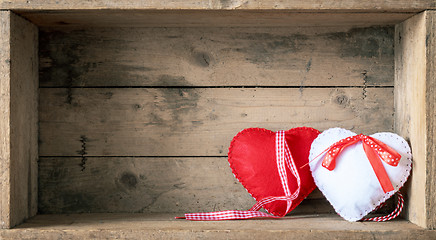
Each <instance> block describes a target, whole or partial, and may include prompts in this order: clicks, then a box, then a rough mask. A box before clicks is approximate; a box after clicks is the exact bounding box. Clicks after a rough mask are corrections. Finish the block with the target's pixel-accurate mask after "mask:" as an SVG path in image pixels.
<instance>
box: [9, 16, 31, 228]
mask: <svg viewBox="0 0 436 240" xmlns="http://www.w3.org/2000/svg"><path fill="white" fill-rule="evenodd" d="M10 70H11V75H10V76H11V103H10V106H11V158H10V159H11V163H10V164H11V169H10V170H11V179H10V180H11V210H12V211H13V212H14V215H15V216H13V218H11V226H14V225H16V224H19V223H21V222H22V221H23V220H24V219H27V218H29V217H31V216H33V215H35V214H36V211H37V196H38V193H37V176H38V172H37V171H38V167H37V162H38V29H37V27H36V26H35V25H33V24H31V23H30V22H28V21H26V20H25V19H23V18H21V17H19V16H18V15H15V14H11V65H10ZM11 217H12V216H11Z"/></svg>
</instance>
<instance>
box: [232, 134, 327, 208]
mask: <svg viewBox="0 0 436 240" xmlns="http://www.w3.org/2000/svg"><path fill="white" fill-rule="evenodd" d="M319 134H320V132H319V131H318V130H316V129H313V128H309V127H299V128H293V129H290V130H287V131H285V138H286V142H287V143H288V145H289V148H290V151H291V154H292V157H293V159H294V161H295V164H296V167H297V169H298V172H299V175H300V177H301V190H300V193H299V195H298V197H297V198H296V199H295V200H294V201H293V202H292V205H291V207H290V209H289V211H288V212H286V213H289V212H290V211H292V210H293V209H294V208H295V207H296V206H298V205H299V204H300V203H301V201H303V199H304V198H306V197H307V195H309V194H310V193H311V192H312V191H313V190H314V189H315V188H316V185H315V183H314V181H313V178H312V175H311V173H310V170H309V168H307V167H306V168H302V169H301V167H302V166H304V165H305V164H307V162H308V156H309V150H310V146H311V143H312V141H313V140H314V139H315V138H316V137H317V136H318V135H319ZM228 159H229V164H230V168H231V169H232V172H233V175H234V176H235V177H236V179H238V181H239V182H240V183H241V184H242V185H243V186H244V188H245V189H246V190H247V192H248V193H249V194H250V195H251V196H252V197H253V198H254V199H255V200H256V201H260V200H262V199H263V198H265V197H268V196H284V191H283V188H282V184H281V182H280V179H279V176H278V172H277V165H276V154H275V132H273V131H270V130H267V129H263V128H248V129H244V130H242V131H241V132H239V133H238V134H237V135H236V136H235V137H234V138H233V140H232V141H231V143H230V147H229V153H228ZM287 175H288V182H289V187H290V188H291V191H294V190H295V189H296V186H295V185H296V184H295V179H294V178H293V177H292V175H291V173H290V172H288V174H287ZM293 183H294V184H293ZM286 206H287V205H286V201H275V202H272V203H269V204H266V205H264V207H263V208H264V209H265V210H266V211H267V212H269V213H271V214H273V215H276V216H279V215H284V212H285V211H286Z"/></svg>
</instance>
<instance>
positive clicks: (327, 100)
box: [39, 88, 394, 156]
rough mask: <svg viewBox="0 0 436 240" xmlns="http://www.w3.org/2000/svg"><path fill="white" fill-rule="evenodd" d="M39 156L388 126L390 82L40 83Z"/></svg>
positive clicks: (130, 151)
mask: <svg viewBox="0 0 436 240" xmlns="http://www.w3.org/2000/svg"><path fill="white" fill-rule="evenodd" d="M40 94H41V95H40V118H39V119H40V122H39V123H40V142H39V151H40V156H81V155H82V154H83V155H87V156H226V154H227V149H228V146H229V143H230V141H231V139H232V138H233V136H234V135H235V134H236V133H237V132H238V131H240V130H242V129H244V128H248V127H264V128H268V129H271V130H280V129H289V128H293V127H299V126H304V125H305V126H310V127H314V128H317V129H320V130H324V129H326V128H329V127H337V126H341V127H344V128H348V129H352V130H354V131H356V132H364V133H373V132H377V131H391V130H392V129H393V117H392V115H393V113H394V112H393V88H307V89H304V88H303V89H299V88H122V89H119V88H85V89H77V88H74V89H64V88H49V89H40Z"/></svg>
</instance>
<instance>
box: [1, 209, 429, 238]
mask: <svg viewBox="0 0 436 240" xmlns="http://www.w3.org/2000/svg"><path fill="white" fill-rule="evenodd" d="M435 234H436V232H435V231H431V230H426V229H423V228H419V227H417V226H416V225H414V224H411V223H410V222H408V221H405V220H396V221H391V222H386V223H366V222H365V223H363V222H354V223H350V222H347V221H344V220H342V219H341V218H340V217H339V216H337V215H336V214H333V215H299V216H294V217H286V218H285V219H282V220H246V221H220V222H192V221H185V220H175V219H174V214H69V215H38V216H36V217H35V218H33V219H30V220H29V221H27V222H26V223H25V224H22V225H21V226H19V227H18V228H16V229H12V230H0V236H1V237H2V238H4V239H400V240H401V239H424V240H425V239H434V236H435Z"/></svg>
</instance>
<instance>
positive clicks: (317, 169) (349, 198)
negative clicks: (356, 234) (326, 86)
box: [309, 128, 412, 221]
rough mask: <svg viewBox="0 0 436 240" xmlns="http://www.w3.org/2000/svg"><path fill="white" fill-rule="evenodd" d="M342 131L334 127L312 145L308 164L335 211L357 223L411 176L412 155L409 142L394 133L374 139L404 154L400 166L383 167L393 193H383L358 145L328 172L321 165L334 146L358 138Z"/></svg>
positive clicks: (345, 153) (346, 152) (376, 135)
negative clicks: (330, 148) (344, 140)
mask: <svg viewBox="0 0 436 240" xmlns="http://www.w3.org/2000/svg"><path fill="white" fill-rule="evenodd" d="M355 135H356V134H355V133H353V132H351V131H348V130H346V129H342V128H331V129H328V130H326V131H324V132H323V133H321V134H320V135H319V136H318V137H317V138H316V139H315V140H314V141H313V143H312V146H311V150H310V156H309V158H310V159H311V161H310V163H309V165H310V170H311V172H312V176H313V178H314V181H315V184H316V185H317V186H318V188H319V189H320V191H321V192H322V193H323V194H324V196H325V197H326V198H327V200H328V201H329V202H330V204H331V205H332V206H333V208H334V209H335V211H336V212H337V213H338V214H339V215H340V216H342V217H343V218H344V219H346V220H348V221H358V220H360V219H362V218H363V217H364V216H366V215H367V214H368V213H370V212H371V211H373V210H374V209H375V208H377V207H378V206H379V205H380V204H382V203H383V202H385V201H386V200H387V199H389V198H390V197H391V196H392V195H393V194H395V192H397V191H398V190H399V189H400V188H401V187H402V186H403V185H404V183H405V182H406V180H407V178H408V176H409V175H410V170H411V164H412V160H411V159H412V155H411V150H410V147H409V145H408V144H407V142H406V141H405V140H404V139H403V138H401V137H400V136H398V135H397V134H394V133H389V132H382V133H376V134H373V135H371V137H373V138H375V139H378V140H380V141H382V142H384V143H385V144H386V145H388V146H390V147H391V148H393V149H394V150H395V151H397V152H398V153H399V154H400V155H401V160H400V162H399V164H398V166H396V167H394V166H390V165H389V164H387V163H385V162H383V161H382V164H383V166H384V168H385V170H386V172H387V174H388V176H389V178H390V181H391V182H392V185H393V188H394V190H393V191H390V192H387V193H384V191H383V190H382V188H381V186H380V183H379V182H378V179H377V177H376V175H375V173H374V170H373V168H372V166H371V164H370V163H369V160H368V158H367V157H366V155H365V152H364V150H363V147H362V143H361V142H358V143H356V144H354V145H351V146H349V147H347V148H345V149H344V150H343V151H342V152H341V154H340V155H339V156H338V158H337V163H336V164H337V165H336V167H335V168H334V169H333V170H332V171H329V170H327V169H326V168H324V167H322V166H321V163H322V161H323V159H324V155H325V153H323V151H325V150H326V149H328V148H329V147H330V146H331V145H332V144H334V143H336V142H338V141H340V140H341V139H345V138H347V137H351V136H355Z"/></svg>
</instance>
